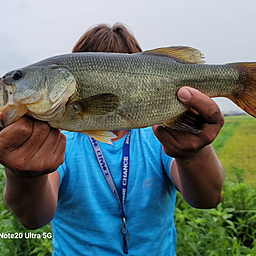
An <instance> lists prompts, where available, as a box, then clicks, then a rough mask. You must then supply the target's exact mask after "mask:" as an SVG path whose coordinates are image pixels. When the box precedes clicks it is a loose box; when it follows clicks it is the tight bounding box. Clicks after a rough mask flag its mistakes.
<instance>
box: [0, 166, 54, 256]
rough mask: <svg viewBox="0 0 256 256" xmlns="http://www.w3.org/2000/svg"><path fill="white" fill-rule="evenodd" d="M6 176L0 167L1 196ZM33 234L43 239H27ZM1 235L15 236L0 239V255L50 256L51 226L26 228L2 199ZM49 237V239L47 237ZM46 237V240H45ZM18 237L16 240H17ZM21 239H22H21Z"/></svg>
mask: <svg viewBox="0 0 256 256" xmlns="http://www.w3.org/2000/svg"><path fill="white" fill-rule="evenodd" d="M4 181H5V175H4V170H3V167H2V166H0V194H1V195H2V193H3V188H4ZM29 233H33V234H35V235H40V236H41V238H32V237H31V238H26V237H25V235H29ZM0 234H5V235H6V236H8V234H9V235H11V234H13V235H14V238H1V237H0V255H3V256H27V255H34V256H50V255H51V254H52V251H53V247H52V239H51V238H50V237H51V236H52V229H51V226H50V225H47V226H45V227H44V228H40V229H37V230H33V231H28V230H27V229H26V228H24V227H23V226H22V225H21V224H20V223H19V221H18V220H17V218H16V217H15V216H14V215H13V214H12V213H11V212H10V211H9V210H8V209H7V208H6V206H5V204H4V202H3V200H2V197H1V200H0ZM47 235H48V237H47ZM44 236H46V238H44ZM15 237H16V238H15ZM19 237H20V238H19Z"/></svg>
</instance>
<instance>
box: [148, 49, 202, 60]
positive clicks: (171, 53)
mask: <svg viewBox="0 0 256 256" xmlns="http://www.w3.org/2000/svg"><path fill="white" fill-rule="evenodd" d="M143 53H145V54H151V55H157V56H165V57H170V58H174V59H175V60H176V61H178V62H182V63H186V64H203V63H205V61H204V60H203V59H204V55H203V54H202V53H201V52H200V51H199V50H197V49H195V48H192V47H188V46H171V47H164V48H158V49H153V50H149V51H144V52H143Z"/></svg>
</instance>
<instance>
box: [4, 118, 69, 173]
mask: <svg viewBox="0 0 256 256" xmlns="http://www.w3.org/2000/svg"><path fill="white" fill-rule="evenodd" d="M65 147H66V137H65V135H64V134H62V133H61V132H60V131H59V130H58V129H53V128H51V127H50V126H49V125H48V124H47V123H46V122H41V121H38V120H34V119H32V118H29V117H27V116H24V117H22V118H21V119H19V120H18V121H17V122H15V123H13V124H11V125H9V126H7V127H6V128H4V129H3V130H2V131H1V132H0V163H1V164H3V165H4V166H5V167H6V168H8V169H9V170H11V171H12V173H14V174H15V175H17V176H18V177H31V176H37V175H40V174H45V173H50V172H53V171H55V170H56V169H57V168H58V166H59V165H61V164H62V163H63V161H64V155H65Z"/></svg>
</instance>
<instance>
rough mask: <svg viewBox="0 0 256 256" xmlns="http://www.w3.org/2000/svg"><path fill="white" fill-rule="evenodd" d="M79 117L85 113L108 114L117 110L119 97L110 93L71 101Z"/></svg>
mask: <svg viewBox="0 0 256 256" xmlns="http://www.w3.org/2000/svg"><path fill="white" fill-rule="evenodd" d="M71 105H72V107H73V108H74V109H75V111H77V112H78V115H79V116H80V117H83V116H85V115H108V114H109V113H111V112H114V111H115V110H117V108H118V107H119V105H120V98H119V96H117V95H114V94H112V93H104V94H98V95H94V96H92V97H88V98H84V99H80V100H77V101H74V102H72V103H71Z"/></svg>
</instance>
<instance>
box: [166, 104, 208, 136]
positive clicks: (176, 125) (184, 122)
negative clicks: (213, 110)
mask: <svg viewBox="0 0 256 256" xmlns="http://www.w3.org/2000/svg"><path fill="white" fill-rule="evenodd" d="M205 123H206V120H205V118H204V117H202V116H200V115H199V114H198V113H197V112H196V111H195V110H193V109H188V110H187V111H185V112H183V113H182V114H180V115H178V116H176V117H174V118H172V119H171V120H170V121H168V122H167V123H164V124H163V125H164V126H167V127H169V128H171V129H175V130H178V131H183V132H190V133H193V134H198V133H200V132H201V131H202V130H203V128H204V126H205Z"/></svg>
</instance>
